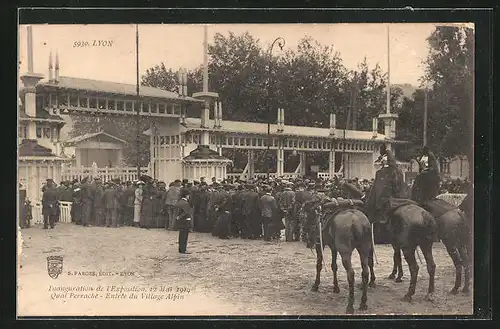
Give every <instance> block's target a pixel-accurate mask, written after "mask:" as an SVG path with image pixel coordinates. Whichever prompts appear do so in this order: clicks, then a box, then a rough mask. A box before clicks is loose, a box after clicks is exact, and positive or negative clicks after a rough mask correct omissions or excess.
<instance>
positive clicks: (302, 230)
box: [293, 183, 314, 242]
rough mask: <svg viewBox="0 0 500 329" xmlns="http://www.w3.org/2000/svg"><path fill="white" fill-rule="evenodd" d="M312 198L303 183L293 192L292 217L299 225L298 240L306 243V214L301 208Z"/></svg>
mask: <svg viewBox="0 0 500 329" xmlns="http://www.w3.org/2000/svg"><path fill="white" fill-rule="evenodd" d="M313 198H314V196H313V194H312V192H311V191H309V190H306V189H305V185H304V184H303V183H300V184H298V188H297V191H296V192H295V205H294V210H293V212H294V216H296V217H297V220H298V224H299V230H298V231H299V232H298V234H299V235H300V239H301V240H302V242H307V225H306V214H305V213H304V211H303V209H302V208H303V206H304V204H305V203H306V202H307V201H311V200H312V199H313Z"/></svg>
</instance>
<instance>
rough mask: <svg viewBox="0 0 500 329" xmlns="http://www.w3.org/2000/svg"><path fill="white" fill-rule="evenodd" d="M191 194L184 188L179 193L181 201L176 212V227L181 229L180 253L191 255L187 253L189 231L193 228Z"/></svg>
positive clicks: (176, 207)
mask: <svg viewBox="0 0 500 329" xmlns="http://www.w3.org/2000/svg"><path fill="white" fill-rule="evenodd" d="M189 194H190V191H189V190H188V189H185V188H182V189H181V190H180V191H179V197H180V199H179V201H177V204H176V205H175V210H176V214H177V216H176V225H177V228H178V229H179V253H181V254H189V252H187V250H186V249H187V242H188V236H189V229H190V228H191V220H192V218H191V214H192V210H191V206H190V205H189V201H188V199H189Z"/></svg>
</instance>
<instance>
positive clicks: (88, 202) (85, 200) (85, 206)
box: [80, 177, 93, 226]
mask: <svg viewBox="0 0 500 329" xmlns="http://www.w3.org/2000/svg"><path fill="white" fill-rule="evenodd" d="M80 188H81V190H82V193H81V195H82V225H83V226H89V225H90V221H91V218H92V199H93V194H92V187H91V186H90V184H89V177H85V178H84V179H83V180H82V185H81V186H80Z"/></svg>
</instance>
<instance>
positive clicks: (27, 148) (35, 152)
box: [18, 139, 57, 158]
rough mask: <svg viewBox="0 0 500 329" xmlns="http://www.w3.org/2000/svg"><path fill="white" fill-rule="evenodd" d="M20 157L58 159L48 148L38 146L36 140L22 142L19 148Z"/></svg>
mask: <svg viewBox="0 0 500 329" xmlns="http://www.w3.org/2000/svg"><path fill="white" fill-rule="evenodd" d="M18 151H19V156H20V157H25V156H31V157H33V156H35V157H54V158H57V156H56V155H55V154H53V153H52V150H51V149H50V148H48V147H45V146H42V145H40V144H38V142H37V141H36V140H35V139H25V140H23V141H22V142H21V144H20V145H19V148H18Z"/></svg>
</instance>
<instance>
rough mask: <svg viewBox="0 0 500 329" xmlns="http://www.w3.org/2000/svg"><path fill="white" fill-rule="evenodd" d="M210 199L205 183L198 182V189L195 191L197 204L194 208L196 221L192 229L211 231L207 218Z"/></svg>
mask: <svg viewBox="0 0 500 329" xmlns="http://www.w3.org/2000/svg"><path fill="white" fill-rule="evenodd" d="M209 199H210V192H209V191H208V185H207V184H206V183H200V189H199V190H198V192H197V206H196V208H195V209H194V216H195V218H196V222H195V223H194V224H195V227H194V230H195V231H197V232H205V233H208V232H211V231H212V227H211V225H210V222H209V219H208V215H207V213H208V210H207V208H208V201H209Z"/></svg>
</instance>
